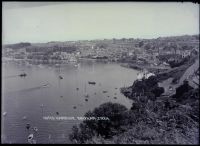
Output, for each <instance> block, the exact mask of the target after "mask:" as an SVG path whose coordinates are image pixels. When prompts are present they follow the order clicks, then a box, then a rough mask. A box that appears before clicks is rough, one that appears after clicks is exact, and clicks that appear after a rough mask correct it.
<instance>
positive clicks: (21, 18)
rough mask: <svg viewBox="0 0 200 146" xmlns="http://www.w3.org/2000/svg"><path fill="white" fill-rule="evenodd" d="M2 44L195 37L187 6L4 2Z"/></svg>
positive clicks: (194, 14) (194, 9) (194, 7)
mask: <svg viewBox="0 0 200 146" xmlns="http://www.w3.org/2000/svg"><path fill="white" fill-rule="evenodd" d="M2 16H3V17H2V24H3V25H2V42H3V44H9V43H19V42H31V43H39V42H41V43H43V42H49V41H76V40H93V39H112V38H119V39H120V38H147V39H150V38H157V37H164V36H179V35H193V34H199V5H198V4H195V3H191V2H188V3H186V2H184V3H181V2H171V3H170V2H167V3H166V2H157V3H153V2H151V3H148V2H3V6H2Z"/></svg>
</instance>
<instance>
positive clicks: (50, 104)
mask: <svg viewBox="0 0 200 146" xmlns="http://www.w3.org/2000/svg"><path fill="white" fill-rule="evenodd" d="M2 67H3V69H2V72H3V74H2V90H3V91H2V112H7V114H6V115H5V116H2V118H3V119H2V137H1V138H2V142H4V143H28V141H27V137H28V135H29V134H30V133H33V134H34V139H35V140H36V141H37V143H70V141H69V139H68V135H69V133H70V132H71V127H72V126H73V125H76V124H79V123H80V121H78V120H60V121H58V120H55V121H53V120H44V119H43V117H44V116H54V117H55V116H65V117H71V116H74V117H77V116H83V115H84V114H85V113H86V112H87V111H89V110H93V109H94V108H95V107H98V106H99V105H100V104H103V103H106V102H109V101H110V102H117V103H121V104H123V105H125V106H126V107H127V108H130V106H131V101H130V100H129V99H127V98H126V97H124V96H123V95H122V94H121V93H120V90H119V88H120V87H123V86H130V85H132V83H133V81H134V80H135V79H136V75H137V71H135V70H133V69H128V68H124V67H121V66H120V65H118V64H115V63H103V62H95V61H81V62H80V63H79V65H78V66H74V64H65V65H62V66H61V67H60V68H59V67H57V66H56V65H26V64H24V63H19V62H9V63H3V65H2ZM23 72H25V73H27V76H26V77H19V76H17V75H19V74H21V73H23ZM59 75H61V76H62V77H63V79H62V80H60V79H59V78H58V76H59ZM88 81H95V82H96V85H90V84H88ZM45 84H48V86H46V87H44V86H43V85H45ZM77 88H79V89H78V90H77ZM103 91H107V93H103ZM85 94H88V95H89V97H88V101H85V98H86V97H85V96H84V95H85ZM114 97H117V99H115V98H114ZM42 104H43V106H41V105H42ZM74 106H76V109H74V108H73V107H74ZM56 112H58V113H59V115H57V114H56ZM24 116H26V119H23V117H24ZM27 123H30V125H31V128H32V127H37V128H38V131H37V132H34V130H33V129H31V128H30V129H29V130H27V129H26V124H27Z"/></svg>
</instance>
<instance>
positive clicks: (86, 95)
mask: <svg viewBox="0 0 200 146" xmlns="http://www.w3.org/2000/svg"><path fill="white" fill-rule="evenodd" d="M85 97H86V98H88V97H89V95H88V94H87V92H86V83H85Z"/></svg>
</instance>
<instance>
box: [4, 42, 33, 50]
mask: <svg viewBox="0 0 200 146" xmlns="http://www.w3.org/2000/svg"><path fill="white" fill-rule="evenodd" d="M28 46H31V43H28V42H24V43H23V42H22V43H17V44H9V45H5V46H4V47H5V48H12V49H20V48H24V47H28Z"/></svg>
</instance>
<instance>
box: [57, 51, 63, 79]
mask: <svg viewBox="0 0 200 146" xmlns="http://www.w3.org/2000/svg"><path fill="white" fill-rule="evenodd" d="M60 56H61V48H60ZM60 63H61V58H60ZM60 63H59V76H58V77H59V79H60V80H62V79H63V77H62V76H61V75H60Z"/></svg>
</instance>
